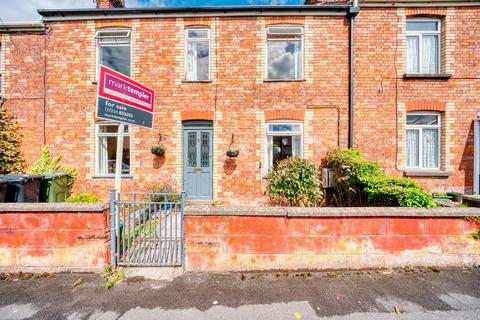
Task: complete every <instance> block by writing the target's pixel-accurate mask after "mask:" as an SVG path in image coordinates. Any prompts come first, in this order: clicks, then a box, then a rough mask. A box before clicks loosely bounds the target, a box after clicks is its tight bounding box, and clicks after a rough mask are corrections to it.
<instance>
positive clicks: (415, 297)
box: [0, 267, 480, 320]
mask: <svg viewBox="0 0 480 320" xmlns="http://www.w3.org/2000/svg"><path fill="white" fill-rule="evenodd" d="M80 278H81V279H82V280H83V282H82V284H81V285H79V286H76V287H74V286H73V283H74V282H75V281H76V280H78V279H80ZM103 284H104V282H103V279H101V278H100V277H99V276H98V275H93V274H56V275H53V276H48V277H39V278H34V279H30V280H18V279H17V278H14V279H11V278H10V279H8V280H2V281H0V319H89V320H90V319H92V320H93V319H106V320H107V319H108V320H109V319H122V320H149V319H152V320H153V319H155V320H156V319H162V320H163V319H175V320H187V319H188V320H190V319H191V320H202V319H209V320H216V319H229V320H230V319H249V320H251V319H275V320H277V319H293V320H295V319H336V320H357V319H362V320H363V319H369V320H376V319H435V320H441V319H480V270H479V269H478V268H475V267H471V268H461V269H440V270H438V269H434V268H433V269H427V268H405V269H398V270H372V271H328V272H326V271H325V272H289V273H287V272H271V273H235V274H187V275H183V276H181V277H177V278H175V279H174V280H172V281H156V280H145V279H144V278H142V277H139V276H135V277H131V278H129V279H127V280H126V281H124V282H122V283H120V284H118V285H117V286H115V287H114V288H112V289H110V290H106V289H104V288H103ZM397 311H398V312H397Z"/></svg>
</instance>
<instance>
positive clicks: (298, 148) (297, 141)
mask: <svg viewBox="0 0 480 320" xmlns="http://www.w3.org/2000/svg"><path fill="white" fill-rule="evenodd" d="M292 154H293V155H294V156H296V157H300V156H301V155H302V137H301V136H293V137H292Z"/></svg>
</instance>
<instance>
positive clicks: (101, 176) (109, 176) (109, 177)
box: [92, 174, 133, 179]
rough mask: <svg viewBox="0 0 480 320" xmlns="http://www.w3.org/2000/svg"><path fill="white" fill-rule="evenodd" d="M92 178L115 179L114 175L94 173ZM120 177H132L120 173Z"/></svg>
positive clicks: (131, 177)
mask: <svg viewBox="0 0 480 320" xmlns="http://www.w3.org/2000/svg"><path fill="white" fill-rule="evenodd" d="M92 179H115V176H114V175H94V176H92ZM122 179H133V175H131V174H122Z"/></svg>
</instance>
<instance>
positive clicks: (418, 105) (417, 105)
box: [405, 101, 446, 112]
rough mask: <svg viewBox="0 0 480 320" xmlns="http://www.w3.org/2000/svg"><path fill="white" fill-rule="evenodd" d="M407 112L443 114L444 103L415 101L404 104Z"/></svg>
mask: <svg viewBox="0 0 480 320" xmlns="http://www.w3.org/2000/svg"><path fill="white" fill-rule="evenodd" d="M405 107H406V109H407V112H410V111H438V112H445V109H446V103H445V102H439V101H415V102H407V103H406V106H405Z"/></svg>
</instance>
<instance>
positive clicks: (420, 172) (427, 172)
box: [403, 169, 452, 177]
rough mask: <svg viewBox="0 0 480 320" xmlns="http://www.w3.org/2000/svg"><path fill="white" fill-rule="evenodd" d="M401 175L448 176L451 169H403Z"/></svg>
mask: <svg viewBox="0 0 480 320" xmlns="http://www.w3.org/2000/svg"><path fill="white" fill-rule="evenodd" d="M403 175H404V176H405V177H450V176H451V175H452V171H445V170H419V169H410V170H403Z"/></svg>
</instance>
